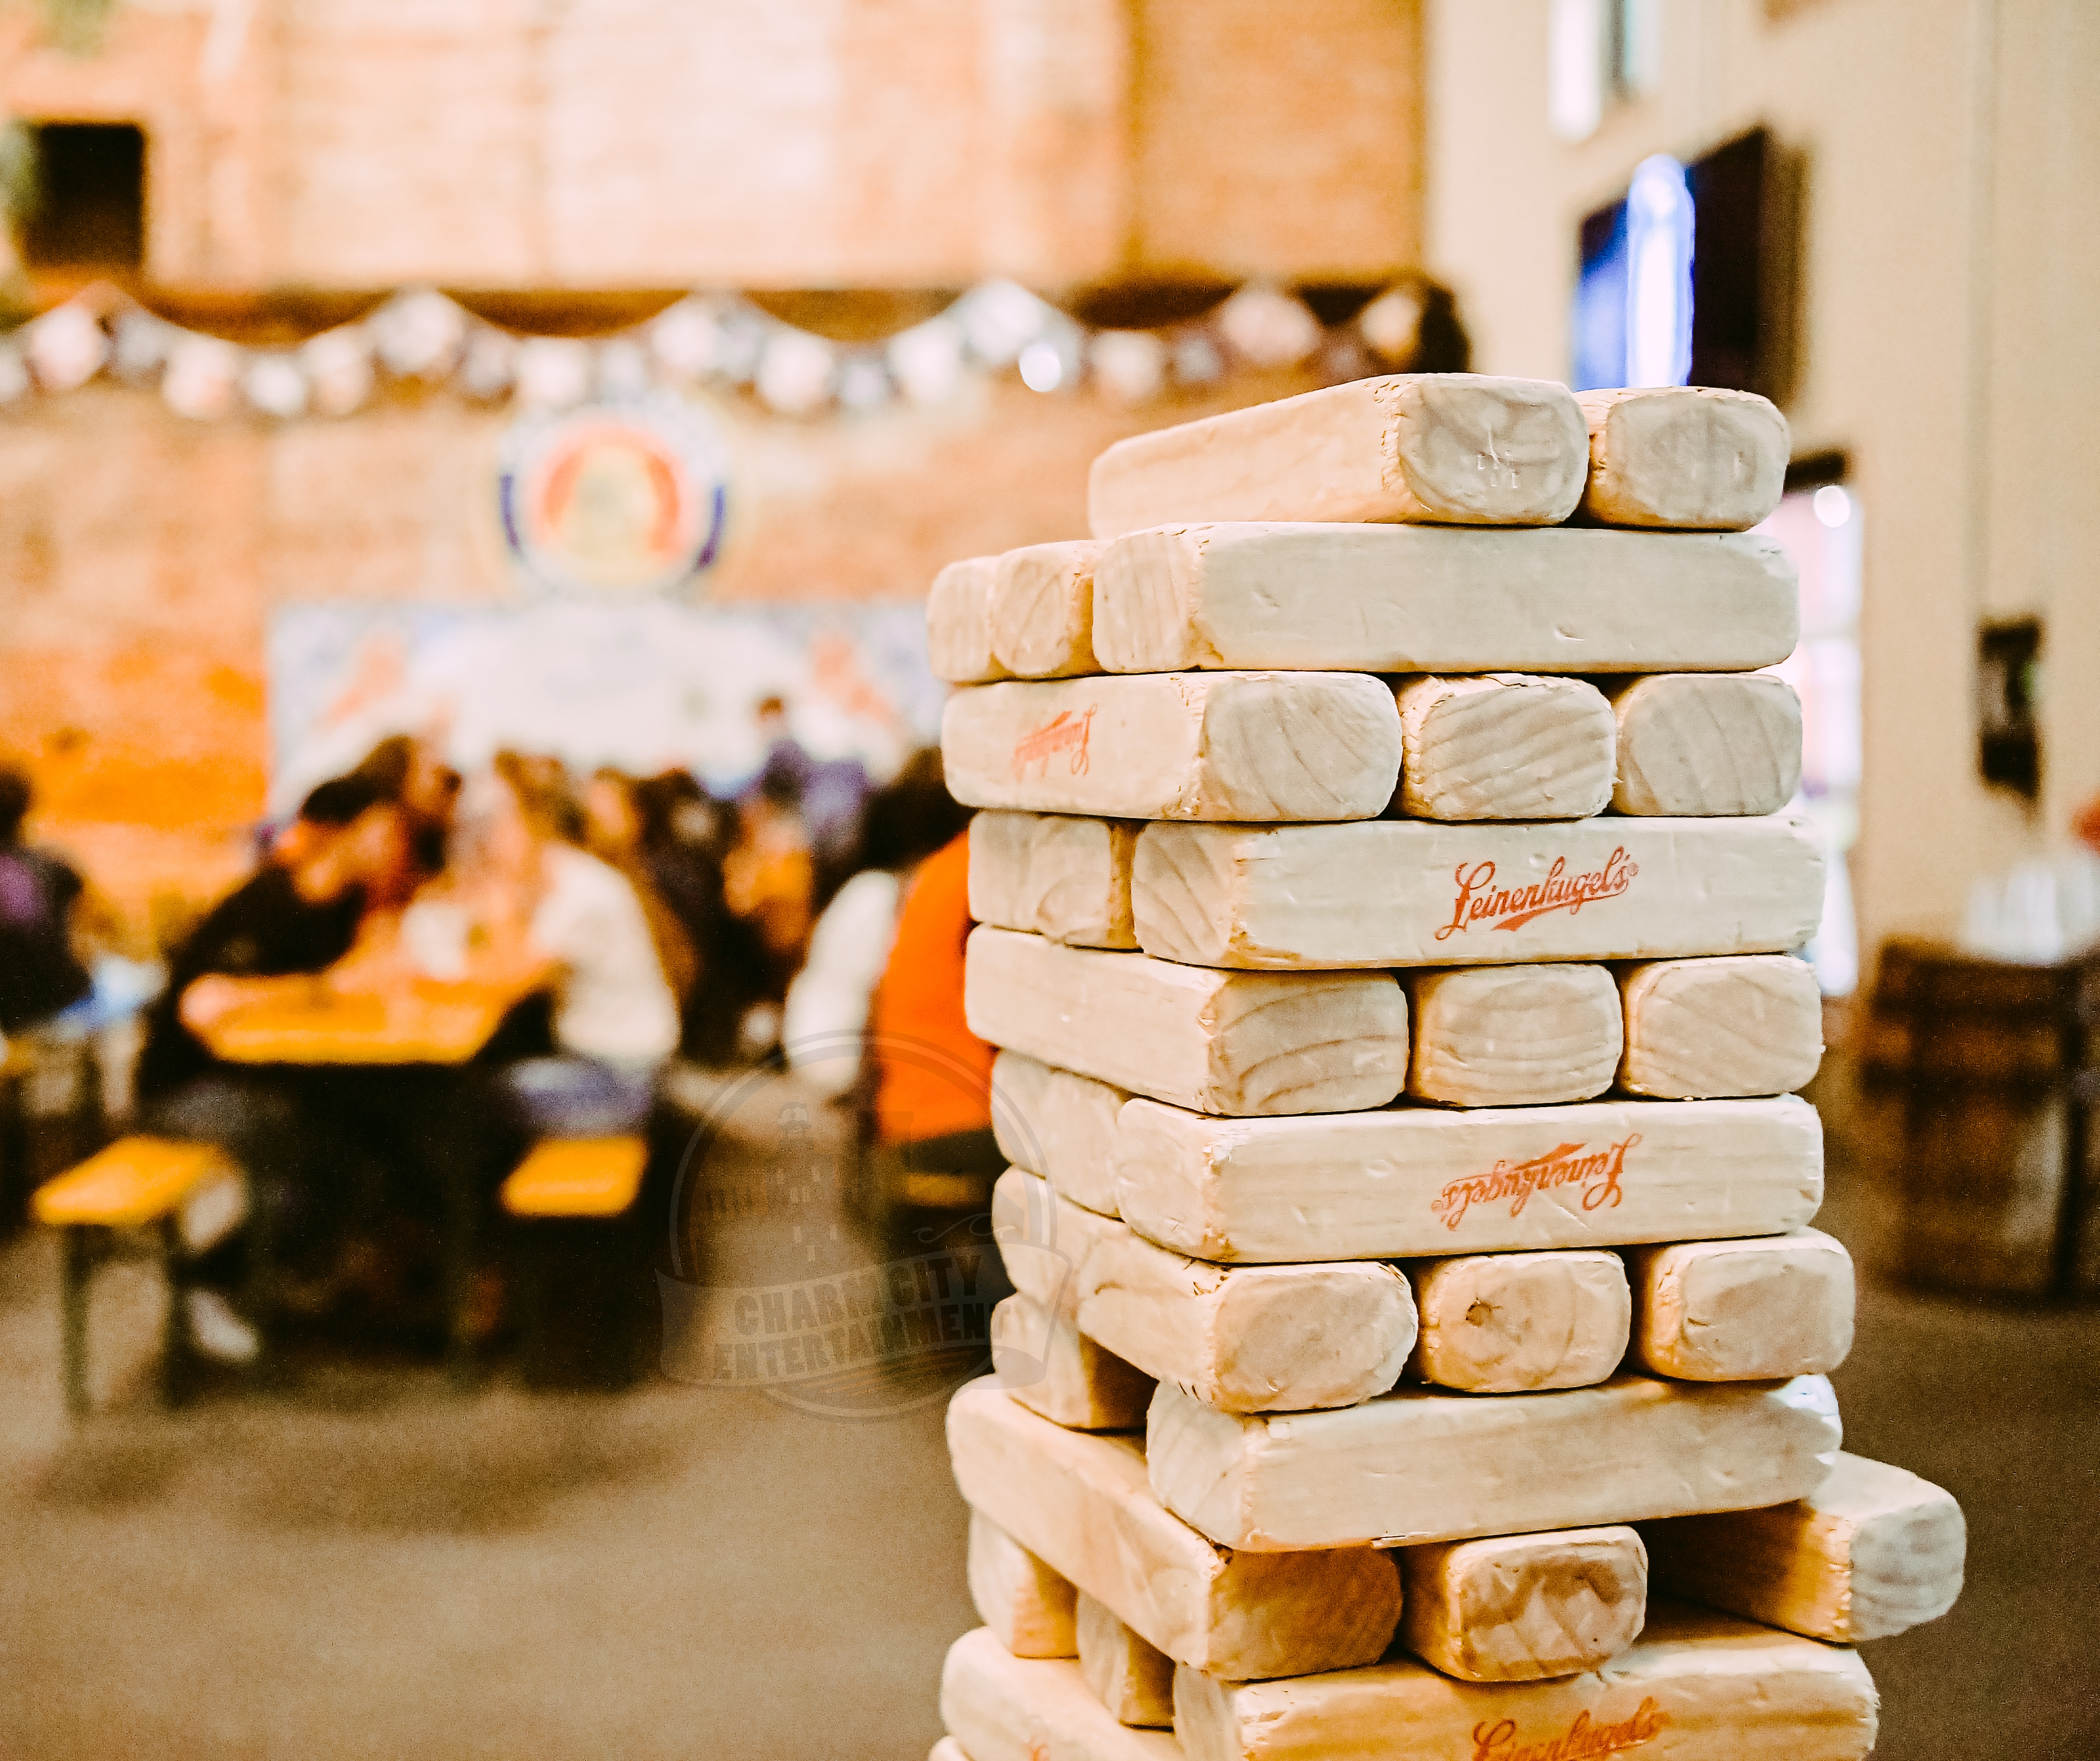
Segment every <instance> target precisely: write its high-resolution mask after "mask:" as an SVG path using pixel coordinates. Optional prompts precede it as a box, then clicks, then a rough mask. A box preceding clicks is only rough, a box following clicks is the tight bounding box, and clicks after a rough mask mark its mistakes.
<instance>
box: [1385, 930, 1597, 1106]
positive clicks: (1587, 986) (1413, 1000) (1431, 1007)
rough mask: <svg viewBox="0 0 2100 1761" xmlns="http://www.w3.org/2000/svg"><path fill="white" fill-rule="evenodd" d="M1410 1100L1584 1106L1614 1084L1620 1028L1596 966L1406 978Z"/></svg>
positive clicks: (1470, 970)
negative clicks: (1411, 1050)
mask: <svg viewBox="0 0 2100 1761" xmlns="http://www.w3.org/2000/svg"><path fill="white" fill-rule="evenodd" d="M1407 1008H1408V1017H1409V1019H1410V1022H1411V1023H1412V1025H1413V1034H1412V1037H1413V1039H1414V1053H1413V1054H1412V1056H1411V1057H1410V1059H1409V1061H1408V1066H1407V1092H1409V1093H1410V1094H1411V1095H1413V1096H1414V1097H1416V1098H1417V1099H1418V1100H1423V1101H1443V1102H1445V1103H1446V1104H1447V1105H1449V1106H1532V1105H1536V1104H1543V1103H1546V1102H1550V1101H1587V1100H1588V1099H1589V1098H1590V1097H1591V1096H1592V1095H1600V1094H1602V1093H1603V1092H1604V1091H1605V1090H1606V1089H1607V1088H1610V1087H1611V1086H1612V1076H1613V1075H1615V1074H1616V1073H1617V1070H1618V1067H1619V1053H1620V1049H1621V1042H1622V1039H1623V1037H1624V1026H1623V1022H1622V1020H1621V1016H1620V1013H1619V987H1618V986H1617V984H1616V983H1614V982H1613V981H1612V974H1611V972H1610V970H1609V969H1608V968H1606V967H1603V966H1586V965H1581V964H1569V963H1561V964H1552V965H1533V966H1462V967H1458V968H1457V969H1454V970H1447V971H1444V972H1426V973H1410V974H1409V975H1408V978H1407Z"/></svg>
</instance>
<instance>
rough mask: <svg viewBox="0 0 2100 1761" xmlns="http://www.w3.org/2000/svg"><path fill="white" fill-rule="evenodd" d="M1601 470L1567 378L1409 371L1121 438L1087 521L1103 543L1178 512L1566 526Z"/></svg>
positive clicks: (1185, 516)
mask: <svg viewBox="0 0 2100 1761" xmlns="http://www.w3.org/2000/svg"><path fill="white" fill-rule="evenodd" d="M1588 475H1589V443H1588V435H1587V432H1586V428H1585V426H1584V423H1583V421H1582V412H1581V410H1579V409H1578V408H1577V407H1576V404H1575V400H1574V399H1573V397H1572V396H1571V395H1569V393H1568V388H1567V387H1566V386H1562V385H1558V384H1555V383H1554V382H1551V381H1550V380H1544V379H1498V378H1493V377H1489V376H1488V375H1486V374H1480V373H1398V374H1395V375H1393V376H1392V377H1387V378H1382V379H1358V380H1356V381H1353V382H1351V383H1349V384H1348V385H1339V386H1330V387H1329V388H1328V389H1327V390H1326V391H1308V392H1305V393H1304V394H1303V395H1300V396H1298V397H1291V398H1283V399H1279V400H1278V401H1277V402H1275V403H1273V404H1256V405H1255V407H1254V408H1251V409H1242V410H1231V411H1229V412H1227V413H1225V414H1224V415H1222V416H1208V417H1204V418H1202V420H1201V421H1192V422H1183V423H1181V424H1180V426H1177V427H1173V428H1162V429H1158V430H1154V432H1153V433H1151V434H1144V435H1134V436H1132V438H1131V439H1127V440H1118V442H1117V443H1116V444H1114V446H1112V447H1110V448H1109V449H1108V450H1107V451H1106V452H1103V453H1101V455H1100V456H1099V457H1097V458H1096V459H1095V461H1094V465H1093V470H1092V472H1091V473H1090V474H1088V477H1087V520H1088V523H1090V524H1091V525H1092V528H1093V533H1094V536H1096V538H1113V537H1114V536H1116V535H1118V533H1121V532H1136V531H1137V530H1138V529H1139V528H1140V527H1145V526H1161V525H1165V524H1167V523H1169V522H1171V521H1177V520H1433V521H1440V522H1450V523H1457V524H1460V525H1467V526H1555V525H1558V524H1559V523H1560V522H1561V521H1562V520H1564V519H1567V518H1568V515H1569V514H1572V513H1573V512H1574V510H1575V504H1576V503H1577V501H1580V500H1581V499H1582V488H1583V484H1584V483H1586V481H1587V479H1588Z"/></svg>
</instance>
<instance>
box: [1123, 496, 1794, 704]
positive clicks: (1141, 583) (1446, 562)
mask: <svg viewBox="0 0 2100 1761" xmlns="http://www.w3.org/2000/svg"><path fill="white" fill-rule="evenodd" d="M1800 620H1801V611H1800V602H1799V594H1798V574H1797V572H1796V571H1795V569H1794V566H1793V563H1792V562H1791V561H1790V560H1789V558H1788V556H1787V554H1786V553H1785V551H1784V550H1783V549H1780V546H1779V545H1778V543H1777V542H1776V541H1775V540H1773V539H1771V538H1767V537H1766V536H1763V535H1762V534H1761V533H1760V534H1753V533H1728V532H1674V533H1673V532H1605V531H1600V530H1599V529H1597V528H1595V527H1558V528H1555V529H1554V530H1551V531H1532V532H1524V531H1502V532H1478V531H1475V532H1466V531H1458V530H1454V529H1451V528H1449V527H1442V528H1440V527H1433V526H1343V525H1313V524H1282V523H1261V524H1255V523H1233V524H1221V523H1211V524H1186V525H1185V524H1171V525H1163V526H1161V527H1157V528H1154V529H1151V530H1146V531H1140V532H1132V533H1130V534H1129V535H1128V536H1125V537H1122V538H1118V539H1117V540H1116V541H1114V543H1112V544H1110V545H1106V546H1105V548H1104V549H1103V550H1102V552H1101V556H1100V558H1098V559H1097V561H1096V564H1095V568H1094V609H1093V624H1092V642H1093V647H1094V653H1095V655H1096V658H1097V659H1098V660H1100V662H1101V665H1102V666H1104V667H1105V668H1106V669H1108V670H1109V671H1110V672H1112V673H1159V672H1171V671H1173V670H1176V669H1180V668H1188V667H1193V668H1201V669H1206V670H1210V669H1230V668H1236V667H1279V668H1295V669H1304V670H1307V671H1312V672H1330V671H1335V672H1339V671H1351V670H1358V671H1362V672H1366V673H1496V672H1523V673H1734V672H1748V671H1750V670H1752V669H1755V668H1758V667H1762V666H1771V665H1772V664H1774V663H1775V662H1777V661H1780V660H1785V658H1786V657H1787V656H1788V655H1789V654H1791V653H1793V645H1794V642H1795V639H1796V638H1797V637H1798V635H1799V633H1800Z"/></svg>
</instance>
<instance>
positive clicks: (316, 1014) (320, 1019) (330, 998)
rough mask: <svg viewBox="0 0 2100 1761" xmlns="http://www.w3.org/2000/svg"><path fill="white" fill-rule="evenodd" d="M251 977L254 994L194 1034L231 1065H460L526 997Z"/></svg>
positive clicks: (480, 988) (474, 986)
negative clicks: (362, 987)
mask: <svg viewBox="0 0 2100 1761" xmlns="http://www.w3.org/2000/svg"><path fill="white" fill-rule="evenodd" d="M252 985H253V987H254V989H255V990H256V991H258V995H256V996H255V997H254V999H253V1000H250V1001H248V1002H245V1003H242V1004H239V1005H237V1006H236V1007H235V1008H232V1009H230V1010H228V1011H227V1013H225V1014H224V1015H223V1016H221V1017H219V1018H218V1020H217V1021H215V1022H213V1023H212V1024H211V1025H210V1026H209V1027H207V1028H205V1030H204V1031H202V1032H201V1034H200V1035H198V1037H199V1038H200V1039H202V1040H203V1041H204V1043H205V1044H206V1045H207V1046H209V1047H210V1048H211V1050H212V1052H213V1053H214V1055H215V1056H217V1057H222V1058H223V1059H225V1060H226V1061H227V1062H228V1063H230V1064H364V1065H372V1064H464V1063H465V1062H467V1061H468V1060H469V1059H470V1058H472V1057H474V1054H475V1053H478V1052H479V1051H480V1050H481V1048H483V1046H485V1045H487V1044H488V1042H489V1041H490V1039H492V1038H494V1037H495V1034H496V1028H497V1027H498V1026H501V1024H502V1021H503V1017H505V1015H506V1014H508V1013H510V1010H511V1008H514V1006H515V1005H516V1004H518V1003H519V1002H521V1001H523V1000H524V998H525V997H526V996H527V995H531V992H530V991H529V990H527V991H521V990H519V989H518V987H516V986H509V985H492V984H483V983H478V982H472V981H460V982H443V981H439V980H436V979H418V980H417V981H416V982H414V983H413V984H412V985H410V986H408V987H407V988H405V989H403V990H398V991H385V992H377V991H348V992H346V991H336V990H334V989H333V988H332V987H331V986H329V983H328V981H327V980H326V978H311V977H304V976H302V977H296V978H276V979H264V980H256V981H252Z"/></svg>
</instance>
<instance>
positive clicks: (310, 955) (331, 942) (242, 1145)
mask: <svg viewBox="0 0 2100 1761" xmlns="http://www.w3.org/2000/svg"><path fill="white" fill-rule="evenodd" d="M400 835H401V827H400V819H399V810H397V809H395V807H394V806H393V805H391V803H390V802H388V801H386V799H385V798H384V797H382V794H381V792H379V790H378V789H377V788H376V787H375V786H374V785H373V784H372V783H370V782H369V781H360V780H356V779H351V778H347V777H341V778H337V779H335V780H333V781H332V782H328V783H322V784H321V785H320V787H319V788H316V789H315V790H314V791H313V792H312V793H311V794H310V795H309V796H308V797H307V799H306V801H305V804H304V805H302V807H301V808H300V810H299V815H298V819H295V820H294V821H293V823H292V824H291V825H290V826H289V827H288V828H286V829H285V832H284V833H283V834H282V835H281V836H280V837H279V838H278V840H277V841H276V844H275V845H274V846H273V847H272V848H271V851H270V853H269V854H268V855H267V858H265V859H264V861H263V863H262V866H261V867H259V868H258V870H257V871H256V872H255V873H254V875H253V876H250V877H249V879H248V880H247V881H244V882H243V883H242V884H241V885H240V886H239V887H237V888H236V889H234V890H233V891H232V893H230V894H227V897H226V898H223V899H222V900H220V901H219V903H218V904H217V905H216V906H214V907H213V908H212V909H211V911H209V912H208V913H206V915H205V917H204V920H202V921H201V923H200V924H199V925H197V926H196V929H194V930H192V932H191V933H190V934H189V936H188V938H187V939H185V940H184V942H183V943H182V945H181V946H180V947H179V948H177V949H176V950H175V951H174V955H173V956H171V958H170V963H169V973H168V982H167V986H166V988H165V991H163V992H162V994H161V997H160V998H159V1000H157V1002H155V1003H154V1004H153V1005H152V1008H150V1009H148V1011H147V1015H146V1043H145V1046H144V1049H143V1051H142V1052H141V1053H140V1055H139V1065H138V1070H137V1075H136V1078H135V1081H136V1086H137V1094H138V1102H139V1110H138V1114H137V1119H136V1126H137V1128H138V1129H139V1131H141V1132H145V1133H148V1134H149V1135H152V1136H163V1137H174V1138H180V1139H188V1140H192V1141H200V1142H205V1143H214V1144H217V1145H219V1146H220V1147H221V1148H222V1149H223V1150H225V1151H226V1152H227V1154H228V1155H229V1156H230V1157H231V1158H232V1160H233V1161H234V1162H235V1163H236V1165H237V1166H239V1167H240V1168H241V1170H242V1171H243V1172H245V1173H246V1175H247V1176H248V1177H249V1205H250V1207H251V1211H252V1212H254V1213H256V1214H258V1215H259V1216H261V1217H262V1220H263V1221H264V1223H265V1224H266V1225H267V1229H268V1232H269V1236H270V1244H271V1256H273V1257H277V1258H289V1259H293V1260H298V1259H300V1258H302V1257H305V1256H311V1255H312V1254H313V1253H315V1252H317V1251H323V1250H324V1247H325V1246H326V1245H327V1242H328V1238H329V1234H330V1230H329V1225H330V1223H331V1221H332V1220H333V1204H334V1203H335V1202H336V1201H337V1200H339V1199H340V1198H342V1197H343V1196H344V1189H342V1186H340V1185H338V1184H337V1182H335V1181H332V1180H330V1179H329V1174H330V1173H332V1172H338V1161H339V1154H340V1152H342V1150H343V1149H344V1145H343V1142H342V1137H341V1134H340V1133H339V1132H334V1131H332V1130H330V1129H329V1128H328V1125H327V1123H326V1122H325V1120H324V1118H323V1117H322V1116H321V1115H320V1114H318V1113H317V1112H316V1110H315V1107H314V1106H313V1103H312V1099H311V1096H310V1095H309V1094H307V1092H304V1090H303V1088H302V1084H301V1082H300V1080H299V1079H298V1075H297V1074H296V1073H292V1072H287V1071H283V1070H268V1069H261V1068H255V1067H251V1066H240V1065H232V1064H227V1063H225V1062H223V1061H221V1060H219V1059H218V1057H214V1055H213V1053H212V1052H211V1051H210V1048H208V1047H207V1046H206V1045H205V1043H204V1041H203V1040H202V1039H201V1038H199V1037H198V1036H199V1034H200V1033H201V1032H202V1031H207V1030H209V1029H210V1026H212V1025H213V1024H214V1022H218V1021H220V1020H223V1018H224V1017H226V1016H227V1014H228V1013H231V1012H232V1011H233V1010H234V1009H236V1008H240V1006H241V1004H244V1003H245V1002H248V1001H249V1000H253V999H254V997H256V996H257V995H258V994H259V987H258V985H257V984H256V983H255V982H254V981H257V980H259V979H269V978H284V977H285V976H288V975H291V974H294V973H315V974H319V973H321V972H323V971H324V969H326V968H328V967H329V966H330V965H332V964H333V963H334V962H336V961H337V960H339V959H341V958H342V956H343V955H344V954H345V953H346V952H347V951H348V950H349V949H350V947H351V943H352V942H353V940H354V939H355V936H356V933H357V929H358V923H359V920H360V918H361V917H362V916H363V915H364V884H365V881H366V880H367V878H368V876H372V875H373V874H375V873H377V872H381V871H382V870H383V869H384V867H386V865H387V864H388V863H390V862H392V861H393V860H395V857H396V852H397V850H398V846H399V840H400ZM244 1248H245V1244H244V1243H243V1242H240V1240H238V1239H233V1240H229V1241H228V1242H226V1243H225V1244H224V1247H223V1251H215V1252H214V1254H213V1255H212V1256H208V1258H207V1259H206V1260H205V1262H203V1263H202V1264H201V1265H200V1267H199V1269H198V1270H199V1278H200V1287H199V1288H197V1289H196V1290H193V1291H192V1292H191V1295H190V1314H189V1317H188V1318H189V1322H190V1326H191V1331H192V1334H193V1335H195V1337H196V1342H197V1344H198V1346H199V1347H200V1348H201V1349H202V1350H203V1351H205V1353H207V1355H210V1356H214V1357H222V1358H232V1359H241V1358H246V1357H253V1356H254V1353H255V1350H256V1348H257V1340H256V1338H255V1335H254V1331H253V1330H252V1329H251V1328H250V1327H249V1325H248V1323H247V1322H246V1321H245V1319H244V1318H243V1317H241V1316H240V1313H238V1312H237V1311H236V1309H235V1308H234V1306H233V1304H232V1300H231V1299H230V1295H229V1292H230V1291H231V1290H232V1288H233V1287H236V1285H237V1284H238V1282H240V1278H241V1277H242V1276H243V1268H244V1265H245V1263H246V1260H245V1252H244ZM252 1269H253V1268H252V1267H249V1270H252Z"/></svg>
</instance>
